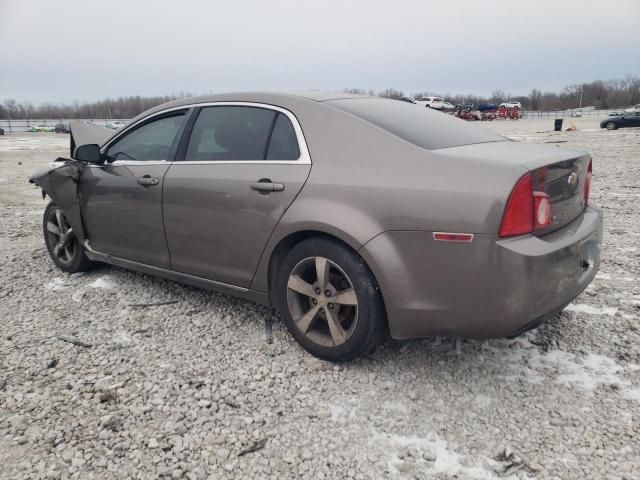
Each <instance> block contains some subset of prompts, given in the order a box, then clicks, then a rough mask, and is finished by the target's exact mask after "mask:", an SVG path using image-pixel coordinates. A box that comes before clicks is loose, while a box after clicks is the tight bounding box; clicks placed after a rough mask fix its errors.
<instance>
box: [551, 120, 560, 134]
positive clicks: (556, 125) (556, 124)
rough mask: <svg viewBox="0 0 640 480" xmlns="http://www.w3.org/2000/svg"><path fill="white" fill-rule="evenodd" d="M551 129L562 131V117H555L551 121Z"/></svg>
mask: <svg viewBox="0 0 640 480" xmlns="http://www.w3.org/2000/svg"><path fill="white" fill-rule="evenodd" d="M553 131H554V132H561V131H562V118H556V119H555V120H554V121H553Z"/></svg>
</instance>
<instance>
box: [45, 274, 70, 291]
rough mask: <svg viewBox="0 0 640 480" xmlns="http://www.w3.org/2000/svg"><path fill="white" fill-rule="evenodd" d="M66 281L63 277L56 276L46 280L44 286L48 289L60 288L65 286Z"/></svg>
mask: <svg viewBox="0 0 640 480" xmlns="http://www.w3.org/2000/svg"><path fill="white" fill-rule="evenodd" d="M66 283H67V282H66V281H65V279H64V278H60V277H57V278H54V279H53V280H52V281H50V282H48V283H47V284H46V285H45V288H46V289H48V290H62V289H63V288H64V287H65V285H66Z"/></svg>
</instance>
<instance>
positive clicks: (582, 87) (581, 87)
mask: <svg viewBox="0 0 640 480" xmlns="http://www.w3.org/2000/svg"><path fill="white" fill-rule="evenodd" d="M583 91H584V85H580V108H582V92H583Z"/></svg>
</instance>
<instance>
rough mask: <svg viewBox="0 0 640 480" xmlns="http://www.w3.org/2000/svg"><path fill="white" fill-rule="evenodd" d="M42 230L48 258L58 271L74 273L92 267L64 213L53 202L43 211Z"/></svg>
mask: <svg viewBox="0 0 640 480" xmlns="http://www.w3.org/2000/svg"><path fill="white" fill-rule="evenodd" d="M42 230H43V232H44V243H45V245H46V246H47V251H48V252H49V256H50V257H51V260H53V263H55V264H56V266H57V267H58V268H59V269H60V270H62V271H63V272H67V273H76V272H83V271H85V270H88V269H89V268H91V267H92V266H93V263H92V262H91V260H89V259H88V258H87V256H86V255H85V253H84V248H82V245H81V244H80V241H79V240H78V238H77V237H76V235H75V233H74V231H73V228H72V227H71V225H70V224H69V221H68V220H67V217H66V215H65V213H64V212H63V211H62V209H61V208H60V207H58V206H57V205H56V204H55V203H53V202H51V203H49V205H47V208H46V210H45V211H44V217H43V222H42Z"/></svg>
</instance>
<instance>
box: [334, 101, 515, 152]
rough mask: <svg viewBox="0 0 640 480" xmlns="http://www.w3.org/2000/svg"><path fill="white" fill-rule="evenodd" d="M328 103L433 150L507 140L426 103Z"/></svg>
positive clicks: (408, 140)
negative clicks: (436, 109) (432, 107)
mask: <svg viewBox="0 0 640 480" xmlns="http://www.w3.org/2000/svg"><path fill="white" fill-rule="evenodd" d="M327 103H330V104H331V105H333V106H334V107H337V108H339V109H340V110H344V111H345V112H349V113H351V114H353V115H355V116H357V117H360V118H362V119H363V120H366V121H368V122H371V123H373V124H374V125H377V126H378V127H380V128H384V129H385V130H387V131H389V132H391V133H393V134H394V135H397V136H398V137H400V138H402V139H404V140H406V141H407V142H411V143H413V144H414V145H418V146H419V147H422V148H426V149H429V150H437V149H438V148H448V147H458V146H460V145H471V144H473V143H487V142H502V141H505V140H507V139H506V138H505V137H503V136H501V135H498V134H497V133H493V132H491V131H489V130H487V129H485V128H483V127H480V126H478V125H470V124H468V123H467V122H466V121H464V120H460V119H458V118H454V117H453V116H451V115H448V114H446V113H442V112H437V111H434V110H433V109H430V108H424V107H423V106H422V105H413V104H411V103H405V102H395V101H393V100H388V99H383V98H346V99H340V100H330V101H328V102H327Z"/></svg>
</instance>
